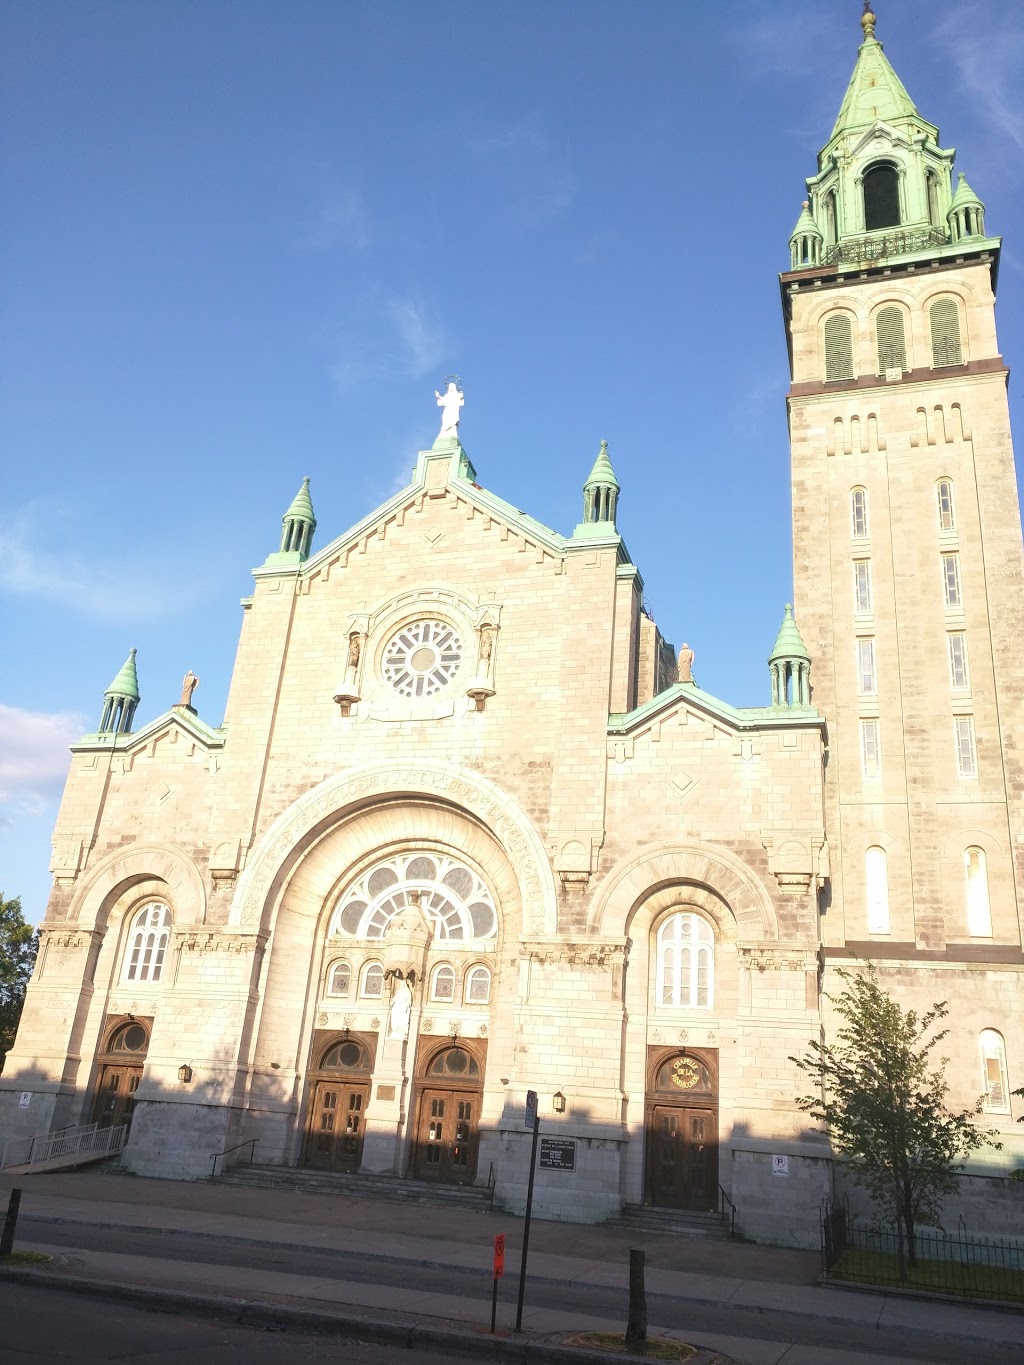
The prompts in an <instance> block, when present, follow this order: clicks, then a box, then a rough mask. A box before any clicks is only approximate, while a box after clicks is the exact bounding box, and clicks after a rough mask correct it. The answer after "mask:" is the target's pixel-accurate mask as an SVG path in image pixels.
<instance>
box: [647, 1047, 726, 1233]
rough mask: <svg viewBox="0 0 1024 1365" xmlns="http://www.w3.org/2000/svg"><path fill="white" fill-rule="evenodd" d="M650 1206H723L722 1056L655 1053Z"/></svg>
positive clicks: (649, 1134) (650, 1118)
mask: <svg viewBox="0 0 1024 1365" xmlns="http://www.w3.org/2000/svg"><path fill="white" fill-rule="evenodd" d="M651 1052H652V1057H651V1066H650V1071H649V1081H648V1093H647V1106H646V1125H645V1126H646V1148H647V1179H646V1184H647V1189H646V1202H648V1203H650V1204H655V1205H658V1206H659V1207H662V1208H671V1209H692V1210H694V1211H695V1212H696V1211H700V1212H705V1211H710V1210H712V1209H714V1208H715V1207H716V1206H717V1204H718V1074H717V1054H715V1053H713V1052H711V1051H710V1050H709V1049H703V1050H702V1051H701V1052H694V1051H683V1050H680V1049H674V1050H673V1049H665V1048H658V1049H651Z"/></svg>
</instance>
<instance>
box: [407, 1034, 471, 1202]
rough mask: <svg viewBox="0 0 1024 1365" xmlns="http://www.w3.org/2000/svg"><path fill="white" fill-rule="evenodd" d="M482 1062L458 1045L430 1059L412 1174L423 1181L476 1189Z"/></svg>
mask: <svg viewBox="0 0 1024 1365" xmlns="http://www.w3.org/2000/svg"><path fill="white" fill-rule="evenodd" d="M482 1081H483V1077H482V1073H481V1067H480V1062H479V1061H478V1060H477V1058H476V1057H475V1056H474V1055H473V1054H472V1053H471V1052H469V1051H468V1050H467V1049H466V1048H465V1047H460V1046H459V1045H458V1044H456V1045H455V1046H454V1047H448V1048H444V1049H442V1050H441V1051H440V1052H439V1053H437V1055H436V1056H434V1057H433V1058H431V1060H430V1062H429V1064H428V1067H427V1072H426V1075H425V1077H424V1080H423V1083H422V1088H421V1090H420V1096H419V1110H418V1120H417V1128H416V1141H415V1144H414V1149H413V1163H412V1164H413V1173H414V1174H415V1175H416V1176H418V1177H419V1178H420V1179H421V1180H438V1181H445V1182H446V1183H448V1184H452V1185H471V1184H472V1183H473V1180H474V1178H475V1176H476V1156H477V1146H478V1143H479V1123H480V1098H481V1087H482Z"/></svg>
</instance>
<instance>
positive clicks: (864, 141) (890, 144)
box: [849, 119, 913, 161]
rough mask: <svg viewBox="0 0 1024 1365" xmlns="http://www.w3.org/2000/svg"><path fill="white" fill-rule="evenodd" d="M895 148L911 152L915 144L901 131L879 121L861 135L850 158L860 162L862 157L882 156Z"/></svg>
mask: <svg viewBox="0 0 1024 1365" xmlns="http://www.w3.org/2000/svg"><path fill="white" fill-rule="evenodd" d="M894 147H899V148H900V149H901V150H902V151H910V150H911V149H912V148H913V143H912V142H911V140H910V138H909V137H908V136H907V135H906V133H905V132H903V131H902V130H901V129H899V128H894V127H893V126H892V124H890V123H884V122H883V121H882V120H881V119H879V120H878V121H877V122H876V123H874V124H873V125H872V126H871V127H870V128H868V129H867V131H866V132H864V133H862V134H861V135H860V137H859V138H858V139H857V141H856V142H855V143H854V144H853V146H852V147H851V148H850V150H849V157H850V160H851V161H859V160H860V159H861V158H862V157H866V156H870V155H872V154H882V153H884V152H885V151H886V150H891V149H892V148H894Z"/></svg>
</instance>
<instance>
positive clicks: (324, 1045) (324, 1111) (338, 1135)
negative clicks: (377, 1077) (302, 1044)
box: [302, 1029, 376, 1171]
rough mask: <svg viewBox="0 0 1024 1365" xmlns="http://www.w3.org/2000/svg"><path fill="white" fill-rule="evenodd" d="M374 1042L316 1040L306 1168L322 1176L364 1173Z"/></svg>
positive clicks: (323, 1036) (345, 1037)
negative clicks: (320, 1172) (338, 1173)
mask: <svg viewBox="0 0 1024 1365" xmlns="http://www.w3.org/2000/svg"><path fill="white" fill-rule="evenodd" d="M375 1041H376V1040H375V1039H374V1038H367V1037H363V1036H361V1035H355V1034H350V1033H349V1031H348V1030H347V1029H346V1030H345V1032H344V1033H343V1034H338V1035H334V1036H331V1035H326V1034H323V1033H317V1034H315V1035H314V1038H313V1055H312V1062H313V1064H312V1067H311V1069H310V1078H309V1083H310V1101H309V1108H308V1111H307V1113H308V1117H307V1120H306V1140H305V1142H304V1144H303V1152H302V1164H303V1165H304V1166H311V1167H314V1168H315V1169H317V1170H321V1171H358V1169H359V1165H360V1162H361V1161H362V1159H363V1135H364V1132H365V1129H366V1109H367V1106H368V1104H369V1101H370V1077H371V1074H372V1072H373V1050H374V1044H375Z"/></svg>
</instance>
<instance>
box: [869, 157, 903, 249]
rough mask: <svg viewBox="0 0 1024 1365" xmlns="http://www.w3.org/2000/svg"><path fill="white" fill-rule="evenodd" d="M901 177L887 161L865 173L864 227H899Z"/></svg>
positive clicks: (870, 230)
mask: <svg viewBox="0 0 1024 1365" xmlns="http://www.w3.org/2000/svg"><path fill="white" fill-rule="evenodd" d="M899 222H900V177H899V172H898V171H897V170H896V167H895V166H890V165H888V164H887V163H886V162H882V163H881V164H880V165H877V166H872V167H871V168H870V170H868V171H867V172H866V173H865V175H864V228H865V230H866V231H867V232H874V231H875V230H876V228H887V227H899Z"/></svg>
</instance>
